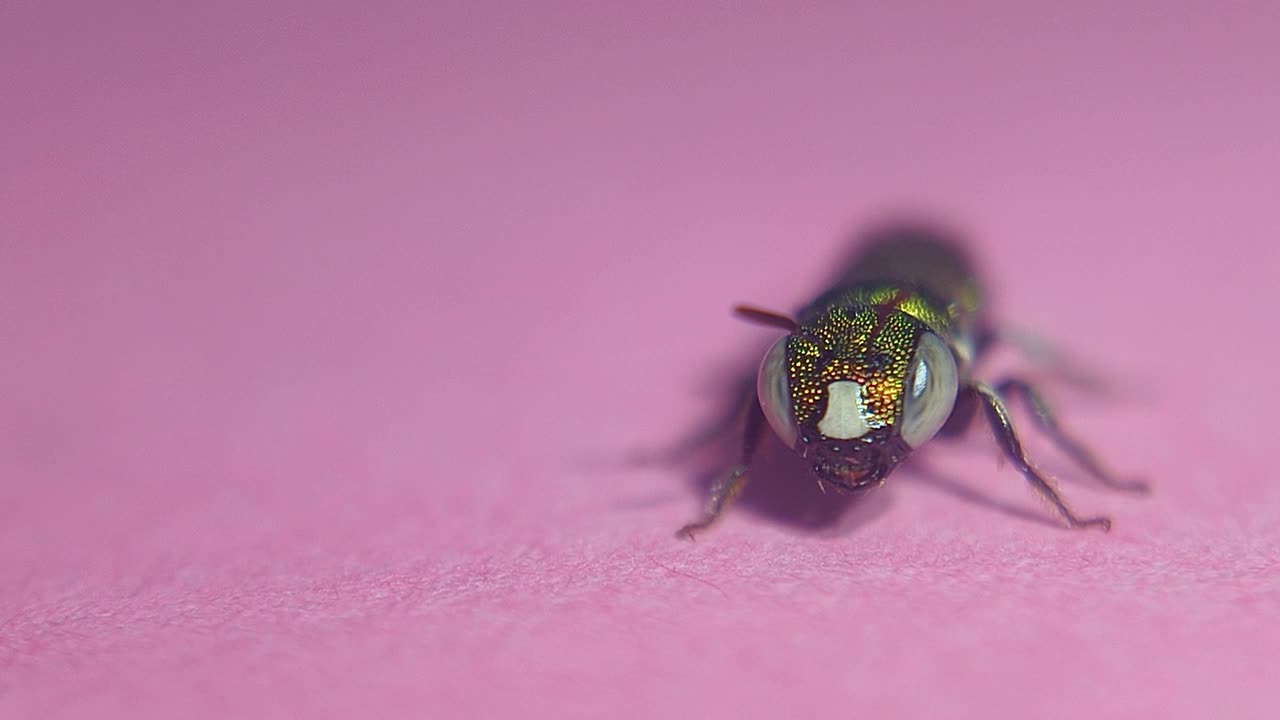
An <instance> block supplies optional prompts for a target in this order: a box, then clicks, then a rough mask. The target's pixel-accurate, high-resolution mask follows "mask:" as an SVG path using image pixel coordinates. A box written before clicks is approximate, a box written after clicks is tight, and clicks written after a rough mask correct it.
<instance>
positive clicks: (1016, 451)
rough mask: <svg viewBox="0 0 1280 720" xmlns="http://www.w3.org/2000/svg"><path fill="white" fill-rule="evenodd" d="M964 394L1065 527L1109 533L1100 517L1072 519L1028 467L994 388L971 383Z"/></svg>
mask: <svg viewBox="0 0 1280 720" xmlns="http://www.w3.org/2000/svg"><path fill="white" fill-rule="evenodd" d="M966 390H967V391H968V392H971V393H973V394H975V395H976V396H977V398H978V402H979V404H981V405H982V407H983V408H984V410H985V411H986V414H987V420H989V421H990V423H991V430H992V432H994V433H995V436H996V441H997V442H999V443H1000V447H1001V449H1002V450H1004V454H1005V455H1007V456H1008V457H1009V459H1010V460H1012V461H1013V464H1014V465H1016V466H1017V468H1018V470H1019V471H1020V472H1021V473H1022V476H1023V477H1025V478H1026V479H1027V482H1029V483H1031V486H1032V487H1033V488H1035V489H1036V491H1037V492H1039V493H1040V494H1041V495H1043V496H1044V497H1045V499H1046V500H1048V501H1049V502H1050V503H1052V504H1053V507H1054V508H1055V509H1056V510H1057V511H1058V514H1059V515H1061V516H1062V517H1063V519H1065V520H1066V521H1067V524H1068V525H1069V526H1071V527H1073V528H1086V527H1099V528H1102V529H1103V530H1110V529H1111V518H1108V517H1104V516H1098V517H1090V518H1081V517H1076V515H1075V513H1073V512H1071V508H1069V507H1067V503H1066V501H1065V500H1063V499H1062V496H1061V495H1059V494H1058V491H1057V490H1055V489H1054V487H1053V485H1051V484H1050V483H1049V481H1048V480H1047V479H1045V478H1044V476H1042V475H1041V474H1040V473H1039V471H1037V470H1036V469H1035V468H1034V467H1032V466H1031V462H1030V461H1029V460H1027V455H1026V453H1025V452H1024V451H1023V450H1022V442H1021V441H1019V440H1018V434H1017V432H1016V431H1015V430H1014V427H1013V419H1012V418H1011V417H1009V410H1008V408H1006V407H1005V405H1004V401H1002V400H1001V399H1000V394H999V393H998V392H997V391H996V390H995V389H994V388H992V387H991V386H990V385H987V384H986V383H983V382H978V381H974V382H973V383H972V384H970V385H969V387H968V388H966Z"/></svg>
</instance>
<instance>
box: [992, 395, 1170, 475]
mask: <svg viewBox="0 0 1280 720" xmlns="http://www.w3.org/2000/svg"><path fill="white" fill-rule="evenodd" d="M996 392H998V393H999V394H1000V396H1001V397H1003V398H1005V399H1009V398H1012V397H1013V396H1014V395H1020V396H1021V397H1022V399H1023V400H1024V401H1025V402H1026V403H1027V404H1028V405H1030V406H1031V411H1032V412H1033V413H1034V414H1035V417H1036V423H1037V424H1039V425H1040V429H1041V430H1043V431H1044V432H1045V434H1046V435H1048V436H1049V439H1050V440H1052V441H1053V443H1054V444H1055V445H1057V446H1058V448H1059V449H1060V450H1062V451H1063V452H1064V453H1066V454H1067V455H1069V456H1071V459H1072V460H1074V461H1075V462H1076V464H1077V465H1079V466H1080V467H1082V468H1084V469H1085V470H1086V471H1087V472H1088V473H1089V474H1090V475H1092V476H1093V477H1094V478H1095V479H1096V480H1098V481H1099V482H1101V483H1102V484H1103V485H1106V486H1107V487H1109V488H1113V489H1116V490H1124V491H1127V492H1137V493H1145V492H1148V490H1149V489H1150V488H1149V487H1148V486H1147V484H1146V483H1145V482H1142V481H1141V480H1121V479H1120V478H1117V477H1115V476H1114V475H1112V474H1111V473H1110V472H1108V471H1107V469H1106V468H1104V467H1103V466H1102V463H1100V462H1098V459H1097V458H1096V457H1094V455H1093V453H1092V452H1089V449H1088V448H1086V447H1085V446H1084V445H1083V444H1082V443H1081V442H1080V441H1079V440H1076V439H1075V438H1073V437H1071V435H1069V434H1068V433H1067V432H1066V431H1065V430H1063V429H1062V426H1061V425H1059V424H1058V420H1057V418H1055V417H1054V416H1053V412H1052V411H1051V410H1050V409H1049V405H1048V403H1046V402H1045V401H1044V398H1043V397H1041V396H1040V393H1038V392H1036V389H1035V388H1034V387H1032V386H1031V385H1030V384H1028V383H1027V382H1026V381H1025V380H1021V379H1019V378H1008V379H1006V380H1003V381H1001V382H1000V383H999V384H997V385H996Z"/></svg>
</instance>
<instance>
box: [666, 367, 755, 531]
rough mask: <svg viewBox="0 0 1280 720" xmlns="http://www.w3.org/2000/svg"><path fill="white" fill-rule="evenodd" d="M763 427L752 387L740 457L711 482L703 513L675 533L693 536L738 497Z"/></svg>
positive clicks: (713, 521)
mask: <svg viewBox="0 0 1280 720" xmlns="http://www.w3.org/2000/svg"><path fill="white" fill-rule="evenodd" d="M764 428H765V422H764V412H763V411H762V410H761V409H760V403H759V400H758V398H757V397H756V394H755V391H754V390H753V391H752V393H751V399H750V401H749V406H748V408H747V422H746V426H745V427H744V429H743V434H742V456H741V459H740V460H739V461H738V464H737V465H734V466H733V468H732V469H731V470H730V471H729V473H728V474H727V475H725V476H723V477H721V478H720V479H719V480H717V481H716V483H715V484H714V485H712V486H711V497H710V498H708V499H707V507H706V509H705V510H703V512H702V517H700V518H698V519H697V520H695V521H693V522H691V523H689V524H688V525H685V526H684V527H682V528H680V529H679V530H678V531H676V537H681V538H686V539H688V540H692V539H693V536H694V535H695V534H696V533H699V532H701V531H703V530H706V529H707V528H709V527H711V525H712V524H713V523H715V521H716V520H717V519H719V517H720V514H721V513H723V512H724V510H725V508H727V507H729V504H730V503H732V502H733V500H734V498H736V497H738V495H739V494H740V493H741V492H742V489H743V488H744V487H746V485H747V471H748V470H750V469H751V459H752V458H753V457H755V454H756V448H757V447H759V445H760V438H761V437H763V435H764Z"/></svg>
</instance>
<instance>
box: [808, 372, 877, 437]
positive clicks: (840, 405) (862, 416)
mask: <svg viewBox="0 0 1280 720" xmlns="http://www.w3.org/2000/svg"><path fill="white" fill-rule="evenodd" d="M869 417H870V415H869V413H868V412H867V406H866V403H865V402H864V401H863V399H862V386H861V385H859V384H858V383H856V382H854V381H852V380H837V381H836V382H833V383H831V384H830V385H828V386H827V412H826V414H825V415H823V416H822V420H820V421H818V432H820V433H822V434H823V435H825V436H826V437H829V438H832V439H835V440H852V439H853V438H858V437H862V436H863V435H866V434H867V432H868V431H869V430H871V428H872V427H879V426H881V425H883V424H884V423H881V422H876V421H874V418H872V420H873V422H871V423H868V422H867V419H868V418H869Z"/></svg>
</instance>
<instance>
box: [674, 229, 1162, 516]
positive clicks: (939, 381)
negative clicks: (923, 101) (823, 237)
mask: <svg viewBox="0 0 1280 720" xmlns="http://www.w3.org/2000/svg"><path fill="white" fill-rule="evenodd" d="M736 312H737V314H738V315H739V316H741V317H744V318H746V319H748V320H751V321H753V322H758V323H761V324H764V325H770V326H773V327H778V328H782V329H783V330H786V331H787V335H786V336H784V337H782V338H781V339H779V340H778V341H777V342H776V343H774V344H773V346H772V347H771V348H770V349H769V351H768V352H767V353H766V354H765V356H764V360H763V361H762V362H761V363H760V370H759V373H758V375H757V380H756V383H755V389H754V392H752V393H751V398H750V399H749V401H748V402H746V404H747V406H748V410H747V419H746V427H745V432H744V437H743V442H742V455H741V459H740V461H739V462H738V464H737V465H735V466H734V467H733V468H732V469H731V470H730V471H729V472H728V473H727V474H725V475H724V476H723V477H722V478H721V479H720V480H719V481H717V482H716V483H715V485H714V486H713V487H712V490H711V497H710V499H709V500H708V502H707V507H706V510H705V512H704V513H703V515H702V517H700V518H699V519H698V520H696V521H694V522H692V523H689V524H688V525H685V526H684V527H683V528H681V529H680V531H679V533H678V534H679V535H680V536H683V537H687V538H692V537H693V535H694V534H695V533H697V532H698V531H700V530H703V529H705V528H707V527H709V526H710V525H711V524H712V523H714V522H715V520H716V519H717V518H718V517H719V516H720V514H721V513H722V512H724V509H725V508H726V507H727V506H728V505H729V503H730V502H731V501H732V500H733V499H734V498H735V497H736V496H737V495H738V494H739V493H740V492H741V491H742V489H743V487H744V486H745V485H746V482H747V476H748V471H749V469H750V465H751V460H752V457H753V455H754V454H755V451H756V449H757V447H758V445H759V443H760V440H761V438H762V435H763V433H764V427H765V424H766V423H767V424H768V425H769V427H771V428H773V431H774V433H776V434H777V436H778V437H779V438H781V440H782V442H783V443H785V444H786V445H787V447H789V448H791V449H792V450H793V451H795V452H797V453H799V454H800V456H801V457H803V458H805V459H806V460H808V461H809V462H811V463H812V468H813V472H814V474H815V475H816V476H817V479H818V484H819V485H820V486H822V487H824V488H825V487H826V486H827V485H830V486H832V487H834V488H836V489H840V490H845V491H860V490H864V489H867V488H871V487H875V486H878V485H881V484H883V483H884V481H885V479H886V478H887V477H888V476H889V474H890V473H891V472H893V469H894V468H895V467H897V466H898V463H900V462H902V460H903V459H905V458H906V457H907V456H908V455H910V454H911V452H912V451H913V450H915V449H916V448H918V447H920V446H921V445H923V444H925V443H926V442H928V441H929V440H930V439H931V438H933V437H934V435H937V434H939V433H942V434H943V435H956V434H959V433H961V432H963V431H964V430H965V429H966V428H967V427H968V426H969V424H970V422H971V420H972V418H973V415H974V413H975V412H976V411H979V408H980V409H981V410H980V411H981V412H982V413H983V414H985V415H986V417H987V420H988V422H989V423H990V425H991V429H992V431H993V432H994V433H995V436H996V440H997V442H998V443H999V445H1000V448H1001V450H1002V451H1003V452H1004V454H1005V455H1007V456H1008V457H1009V459H1010V460H1012V461H1013V464H1014V465H1015V466H1016V467H1017V468H1018V470H1019V471H1021V472H1022V475H1023V477H1025V478H1026V479H1027V482H1029V483H1031V486H1032V487H1034V488H1035V489H1036V490H1037V491H1038V492H1039V493H1040V494H1041V495H1043V496H1044V497H1045V499H1047V500H1048V501H1049V502H1050V503H1051V504H1052V505H1053V507H1054V508H1055V509H1056V510H1057V512H1058V514H1059V515H1061V516H1062V518H1063V520H1064V521H1065V522H1066V524H1067V525H1068V526H1070V527H1073V528H1087V527H1096V528H1101V529H1103V530H1109V529H1110V528H1111V520H1110V518H1107V517H1105V516H1096V517H1080V516H1078V515H1076V514H1075V513H1074V512H1072V511H1071V508H1069V507H1068V506H1067V503H1066V501H1065V500H1063V498H1062V495H1061V494H1060V493H1059V492H1058V490H1056V489H1055V488H1054V486H1053V485H1052V484H1051V483H1050V482H1049V481H1048V480H1046V479H1045V477H1044V476H1043V475H1041V474H1040V472H1039V471H1037V470H1036V469H1035V468H1034V467H1032V465H1031V463H1030V462H1029V461H1028V460H1027V456H1026V454H1025V453H1024V452H1023V449H1022V443H1021V442H1020V441H1019V440H1018V434H1017V432H1016V430H1015V429H1014V424H1013V420H1012V418H1011V417H1010V415H1009V411H1008V409H1007V407H1006V405H1005V403H1006V400H1007V399H1008V398H1012V397H1014V396H1019V397H1021V398H1022V399H1023V400H1024V401H1025V402H1027V403H1028V404H1029V405H1030V407H1031V409H1032V410H1033V411H1034V416H1035V419H1036V421H1037V423H1038V425H1039V426H1040V428H1041V429H1042V430H1043V431H1044V432H1045V433H1046V434H1047V435H1048V436H1049V437H1050V438H1051V439H1052V440H1053V441H1054V443H1055V444H1057V446H1058V447H1060V448H1061V449H1062V450H1063V451H1064V452H1066V453H1067V454H1068V455H1070V456H1071V457H1072V458H1073V459H1074V460H1075V461H1076V462H1077V463H1079V464H1080V465H1081V466H1082V467H1083V468H1084V469H1085V470H1087V471H1088V472H1089V474H1090V475H1092V476H1093V477H1095V478H1097V479H1098V480H1099V481H1101V482H1102V483H1104V484H1106V485H1108V486H1111V487H1114V488H1117V489H1123V490H1134V491H1140V492H1141V491H1145V490H1146V486H1145V485H1144V484H1143V483H1140V482H1126V481H1121V480H1118V479H1116V478H1114V477H1112V475H1111V474H1110V473H1108V472H1107V471H1106V470H1105V469H1103V467H1102V466H1101V465H1100V464H1099V463H1098V461H1097V460H1095V459H1094V457H1093V455H1092V454H1090V453H1089V451H1088V450H1086V449H1085V448H1084V447H1083V446H1082V445H1080V444H1079V443H1078V442H1076V441H1075V440H1074V439H1072V438H1071V437H1070V436H1069V435H1067V434H1066V433H1065V432H1064V431H1063V430H1062V429H1061V428H1060V427H1059V425H1058V423H1057V421H1056V420H1055V419H1054V417H1053V415H1052V414H1051V413H1050V411H1049V408H1048V406H1047V405H1045V402H1044V400H1043V399H1042V398H1041V397H1040V395H1039V393H1037V392H1036V391H1035V389H1034V388H1032V386H1031V385H1029V384H1028V383H1027V382H1025V381H1024V380H1021V379H1019V378H1016V377H1011V378H1007V379H1005V380H1002V381H999V382H995V383H992V384H988V383H986V382H984V381H982V380H979V379H977V378H976V377H974V376H973V375H972V371H973V367H974V363H975V362H976V361H977V360H978V359H979V358H981V357H982V355H983V354H984V353H985V352H986V351H987V350H989V349H990V348H991V346H992V345H993V343H994V342H995V341H996V340H997V339H998V336H997V334H996V333H995V331H994V329H993V326H992V325H991V324H990V323H989V321H988V319H987V317H986V314H985V312H984V304H983V297H982V288H981V285H980V284H979V283H978V281H977V277H976V274H975V272H974V270H973V266H972V265H971V263H970V262H969V260H968V258H967V257H966V256H965V254H964V253H963V252H962V251H961V250H960V248H959V246H958V245H957V243H955V242H954V241H953V240H952V239H951V238H950V237H949V236H948V235H946V234H945V233H943V232H940V231H938V230H935V229H932V228H929V227H926V226H909V225H899V226H892V227H885V228H882V229H880V230H878V231H876V232H873V233H871V235H870V236H869V237H868V238H867V242H866V243H865V245H863V246H862V248H861V250H860V251H859V252H858V253H857V254H856V255H855V257H854V258H853V260H852V262H851V263H850V264H849V265H848V266H847V268H846V269H845V271H844V273H843V274H842V275H841V276H839V279H838V280H837V282H836V283H835V284H834V285H833V286H832V287H831V289H829V290H827V291H826V292H824V293H822V294H821V295H819V296H818V298H817V299H816V300H814V301H813V302H812V303H810V304H809V305H807V306H806V307H804V308H803V309H802V310H801V311H800V312H799V313H798V314H797V315H796V317H794V318H792V317H788V316H786V315H781V314H778V313H773V312H769V311H766V310H760V309H756V308H751V307H743V306H740V307H738V308H736Z"/></svg>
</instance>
